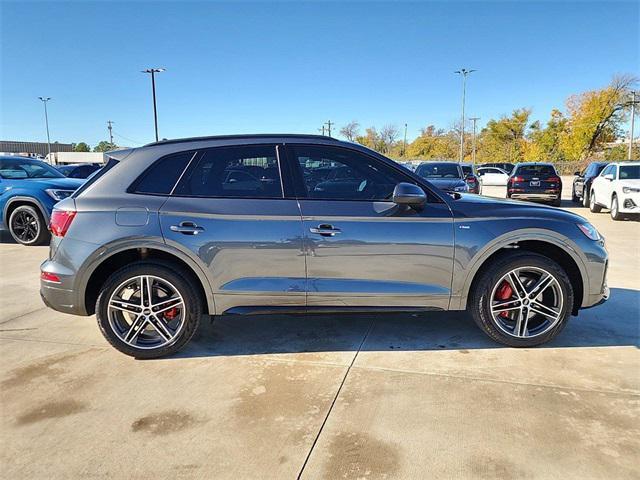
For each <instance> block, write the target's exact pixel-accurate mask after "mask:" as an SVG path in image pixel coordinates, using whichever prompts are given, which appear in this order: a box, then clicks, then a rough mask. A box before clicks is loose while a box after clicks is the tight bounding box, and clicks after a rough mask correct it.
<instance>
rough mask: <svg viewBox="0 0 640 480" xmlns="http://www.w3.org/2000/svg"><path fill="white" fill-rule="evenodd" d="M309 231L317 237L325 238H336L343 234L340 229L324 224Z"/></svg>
mask: <svg viewBox="0 0 640 480" xmlns="http://www.w3.org/2000/svg"><path fill="white" fill-rule="evenodd" d="M309 231H310V232H311V233H315V234H317V235H322V236H323V237H334V236H335V235H337V234H338V233H342V232H341V230H340V229H339V228H336V227H334V226H333V225H327V224H324V223H323V224H320V225H318V226H317V227H311V228H310V229H309Z"/></svg>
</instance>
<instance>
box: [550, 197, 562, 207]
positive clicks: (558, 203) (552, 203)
mask: <svg viewBox="0 0 640 480" xmlns="http://www.w3.org/2000/svg"><path fill="white" fill-rule="evenodd" d="M551 205H553V206H554V207H559V206H560V205H562V200H561V199H559V198H558V199H557V200H554V201H553V202H551Z"/></svg>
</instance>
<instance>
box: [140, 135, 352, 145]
mask: <svg viewBox="0 0 640 480" xmlns="http://www.w3.org/2000/svg"><path fill="white" fill-rule="evenodd" d="M243 138H246V139H248V138H308V139H315V140H333V141H335V142H339V141H340V140H338V139H337V138H333V137H328V136H326V135H312V134H303V133H257V134H256V133H254V134H251V133H247V134H237V135H211V136H207V137H187V138H175V139H167V140H160V141H158V142H152V143H148V144H146V145H145V147H152V146H154V145H170V144H173V143H188V142H205V141H208V140H234V139H243Z"/></svg>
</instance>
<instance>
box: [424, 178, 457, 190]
mask: <svg viewBox="0 0 640 480" xmlns="http://www.w3.org/2000/svg"><path fill="white" fill-rule="evenodd" d="M425 180H426V181H427V182H429V183H431V184H432V185H435V186H436V187H438V188H439V189H441V190H453V189H454V188H455V187H464V186H465V185H466V184H467V183H466V182H465V181H464V180H462V179H461V178H426V179H425Z"/></svg>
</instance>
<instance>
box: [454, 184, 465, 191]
mask: <svg viewBox="0 0 640 480" xmlns="http://www.w3.org/2000/svg"><path fill="white" fill-rule="evenodd" d="M453 191H454V192H468V191H469V186H468V185H460V186H458V187H454V189H453Z"/></svg>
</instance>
